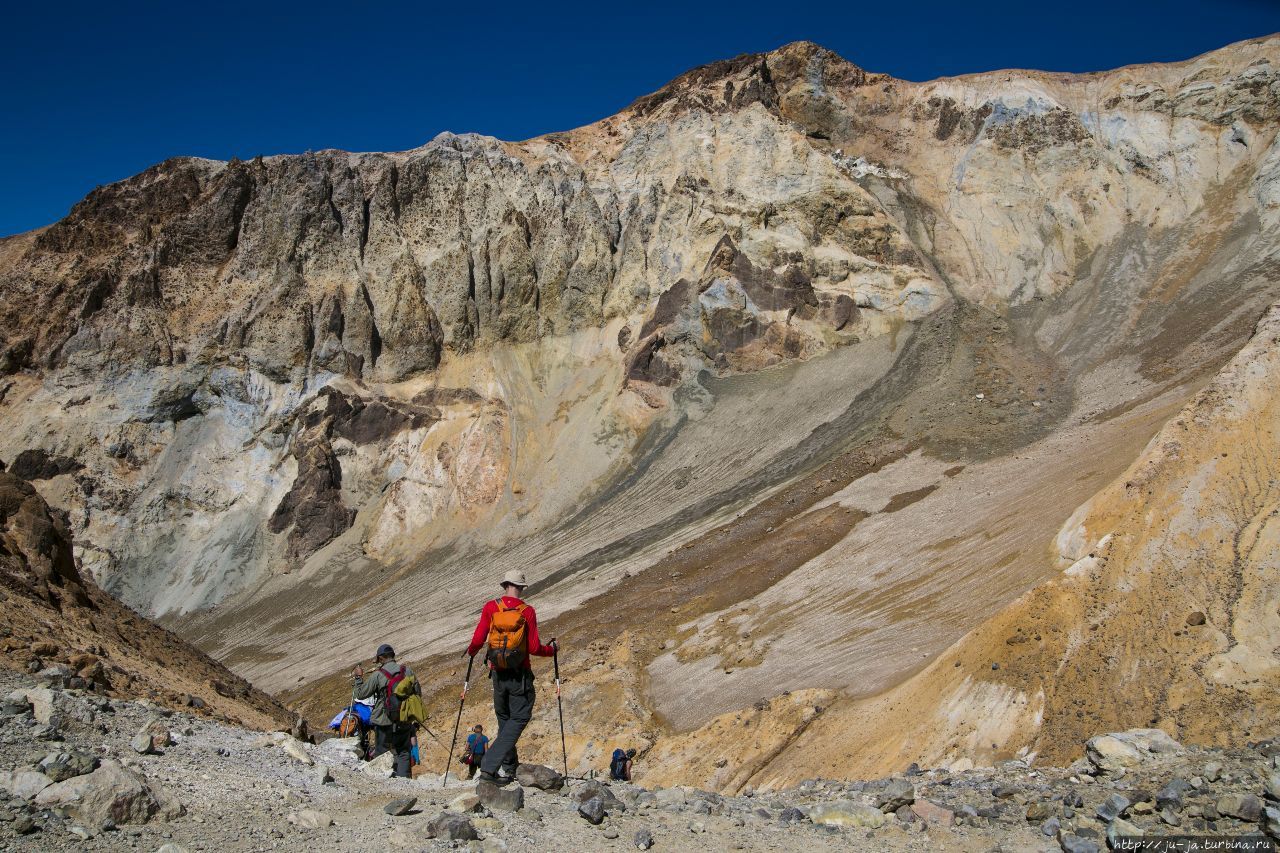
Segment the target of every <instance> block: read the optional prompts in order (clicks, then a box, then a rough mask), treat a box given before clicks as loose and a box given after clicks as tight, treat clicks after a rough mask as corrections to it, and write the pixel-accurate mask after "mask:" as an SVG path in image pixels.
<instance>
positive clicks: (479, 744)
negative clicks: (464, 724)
mask: <svg viewBox="0 0 1280 853" xmlns="http://www.w3.org/2000/svg"><path fill="white" fill-rule="evenodd" d="M488 748H489V738H488V737H487V736H486V735H485V733H484V726H482V725H479V724H477V725H476V727H475V728H474V729H472V730H471V734H469V735H467V751H466V753H464V754H463V756H462V758H463V763H464V764H466V765H467V778H468V779H470V778H472V777H473V776H475V775H476V771H477V770H479V769H480V762H481V761H483V760H484V754H485V751H486V750H487V749H488Z"/></svg>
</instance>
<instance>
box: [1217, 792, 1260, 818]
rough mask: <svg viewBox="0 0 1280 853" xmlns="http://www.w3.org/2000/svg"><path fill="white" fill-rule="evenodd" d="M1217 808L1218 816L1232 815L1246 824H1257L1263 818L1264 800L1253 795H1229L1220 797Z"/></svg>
mask: <svg viewBox="0 0 1280 853" xmlns="http://www.w3.org/2000/svg"><path fill="white" fill-rule="evenodd" d="M1215 806H1216V808H1217V809H1218V814H1224V815H1230V816H1231V817H1234V818H1237V819H1239V820H1242V821H1245V822H1246V823H1256V822H1257V821H1258V819H1259V818H1261V817H1262V800H1259V799H1258V798H1257V797H1255V796H1254V795H1253V794H1227V795H1225V796H1222V797H1219V798H1218V802H1217V803H1216V804H1215Z"/></svg>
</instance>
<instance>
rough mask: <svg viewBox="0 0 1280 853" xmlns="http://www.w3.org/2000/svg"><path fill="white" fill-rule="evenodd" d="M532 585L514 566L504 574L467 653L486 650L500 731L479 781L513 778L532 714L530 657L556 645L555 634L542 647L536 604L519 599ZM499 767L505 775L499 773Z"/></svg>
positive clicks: (549, 653)
mask: <svg viewBox="0 0 1280 853" xmlns="http://www.w3.org/2000/svg"><path fill="white" fill-rule="evenodd" d="M528 585H529V584H528V582H527V581H526V580H525V578H524V572H521V571H515V570H513V571H509V572H507V573H506V575H504V576H503V578H502V592H503V594H502V597H500V598H497V599H494V600H492V601H487V602H485V605H484V608H483V609H482V610H481V611H480V622H479V623H478V624H477V625H476V630H475V634H473V635H472V637H471V645H470V646H468V647H467V651H466V654H467V655H470V656H471V657H475V654H476V652H478V651H480V648H481V647H482V646H484V647H486V649H487V651H486V652H485V660H487V661H488V663H489V678H490V679H492V680H493V713H494V714H495V715H496V716H497V718H498V734H497V737H495V738H494V740H493V744H492V745H491V746H490V747H489V748H488V750H486V752H485V754H484V758H483V759H482V760H481V762H480V779H481V781H484V782H493V783H495V784H498V785H504V784H506V783H507V782H510V781H511V780H512V779H514V778H515V775H516V768H517V767H519V766H520V758H519V756H518V754H517V752H516V741H518V740H519V739H520V734H521V733H522V732H523V731H524V727H525V726H527V725H528V724H529V720H530V719H532V718H533V700H534V688H533V666H532V664H530V662H529V656H530V655H537V656H538V657H551V656H552V655H554V654H555V653H556V648H557V647H556V641H555V638H554V637H553V638H552V640H551V642H550V643H548V644H547V645H545V646H544V645H542V642H541V641H540V640H539V639H538V617H537V615H536V614H535V613H534V612H533V608H532V607H530V606H529V605H528V604H525V603H524V602H523V601H521V600H520V596H521V595H522V594H523V593H524V590H525V587H527V586H528ZM499 769H501V770H502V772H503V774H504V775H503V776H499V775H498V771H499Z"/></svg>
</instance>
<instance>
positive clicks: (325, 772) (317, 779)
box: [307, 764, 333, 787]
mask: <svg viewBox="0 0 1280 853" xmlns="http://www.w3.org/2000/svg"><path fill="white" fill-rule="evenodd" d="M332 781H333V773H332V772H330V770H329V768H328V767H326V766H325V765H323V764H317V765H315V766H314V767H312V768H311V771H310V772H309V773H308V774H307V784H308V785H314V786H316V787H319V786H321V785H328V784H329V783H330V782H332Z"/></svg>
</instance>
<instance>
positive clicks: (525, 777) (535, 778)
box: [516, 764, 564, 791]
mask: <svg viewBox="0 0 1280 853" xmlns="http://www.w3.org/2000/svg"><path fill="white" fill-rule="evenodd" d="M516 782H517V783H519V784H520V785H521V786H523V787H525V788H537V789H539V790H542V791H559V790H560V789H561V788H563V787H564V776H561V775H560V774H559V773H557V772H556V771H554V770H552V769H551V768H550V767H545V766H543V765H541V764H521V765H520V766H519V767H518V768H516Z"/></svg>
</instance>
